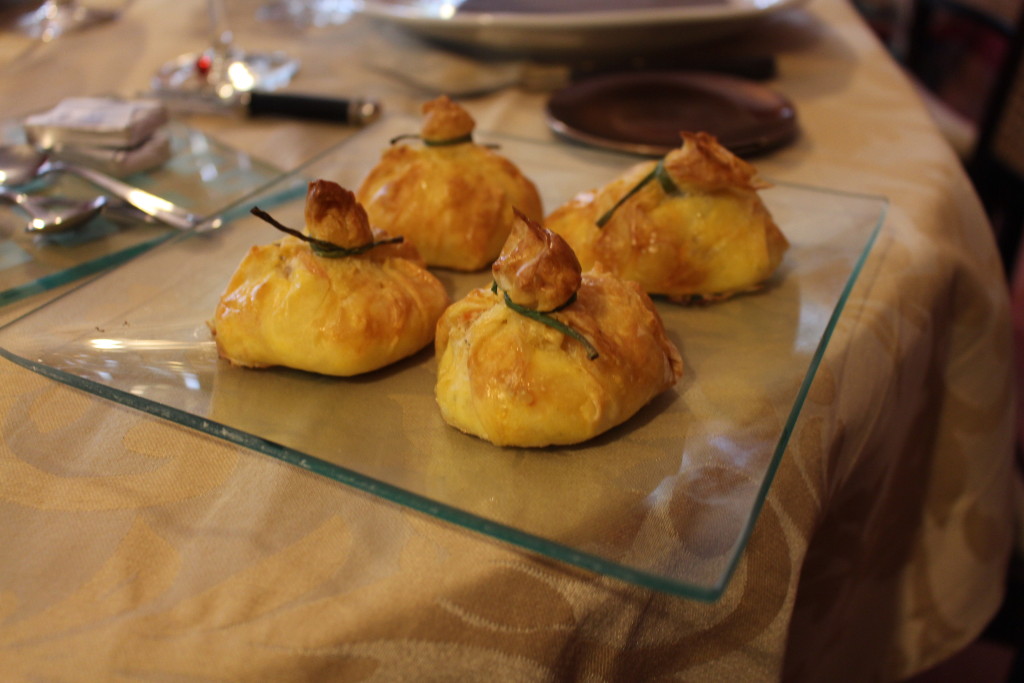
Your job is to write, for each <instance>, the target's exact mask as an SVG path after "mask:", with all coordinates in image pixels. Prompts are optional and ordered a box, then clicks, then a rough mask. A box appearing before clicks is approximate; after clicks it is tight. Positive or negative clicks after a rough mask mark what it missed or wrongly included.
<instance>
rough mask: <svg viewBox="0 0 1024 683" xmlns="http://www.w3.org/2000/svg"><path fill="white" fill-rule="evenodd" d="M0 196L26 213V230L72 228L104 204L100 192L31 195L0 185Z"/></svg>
mask: <svg viewBox="0 0 1024 683" xmlns="http://www.w3.org/2000/svg"><path fill="white" fill-rule="evenodd" d="M0 199H3V200H4V201H7V202H10V203H11V204H13V205H15V206H17V207H18V208H19V209H21V210H22V211H23V212H24V213H25V214H27V215H28V217H29V221H28V224H27V225H26V226H25V231H26V232H31V233H56V232H67V231H68V230H74V229H75V228H77V227H78V226H80V225H84V224H85V223H87V222H89V221H90V220H92V219H93V218H95V217H96V216H97V215H98V214H99V213H100V211H102V210H103V207H104V206H106V204H107V198H106V197H105V196H104V195H100V196H98V197H94V198H92V199H86V200H82V199H71V198H69V197H46V196H44V197H32V196H29V195H27V194H24V193H22V192H11V191H10V190H5V189H3V188H0Z"/></svg>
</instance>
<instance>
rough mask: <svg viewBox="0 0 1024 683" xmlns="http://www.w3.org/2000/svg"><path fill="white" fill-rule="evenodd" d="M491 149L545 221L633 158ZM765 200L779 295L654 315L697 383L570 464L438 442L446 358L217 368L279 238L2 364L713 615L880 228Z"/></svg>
mask: <svg viewBox="0 0 1024 683" xmlns="http://www.w3.org/2000/svg"><path fill="white" fill-rule="evenodd" d="M417 126H418V122H417V121H415V120H411V119H404V118H392V119H385V120H383V121H382V122H380V123H378V124H376V125H375V126H373V127H371V128H368V129H366V130H364V131H363V132H361V133H359V134H357V135H356V136H354V137H353V138H351V139H349V140H347V141H346V142H344V143H343V144H342V145H340V146H338V147H336V148H333V149H329V150H327V151H325V152H324V153H323V154H321V155H320V156H319V157H318V158H317V159H314V160H312V161H311V162H309V163H308V164H306V165H304V166H303V167H302V168H300V169H297V170H295V171H294V172H292V173H290V174H287V175H286V176H284V177H282V178H281V179H280V181H279V183H277V184H276V185H275V186H274V187H273V188H271V192H272V193H273V194H274V195H280V194H281V193H282V192H294V191H295V189H296V187H304V185H305V183H306V182H307V181H308V180H309V179H312V178H327V179H331V180H335V181H337V182H339V183H340V184H342V185H343V186H346V187H350V188H353V189H354V188H355V187H357V186H358V184H359V182H360V181H361V179H362V178H363V177H364V175H365V174H366V172H367V171H368V170H369V168H370V167H371V166H372V165H373V164H374V163H375V162H376V161H377V160H378V159H379V156H380V153H381V151H382V150H383V149H384V147H386V146H387V144H388V141H389V140H390V139H391V138H392V137H394V136H396V135H399V134H402V133H409V132H415V131H416V130H417ZM477 139H478V141H481V142H492V143H497V144H500V149H501V152H502V153H503V154H504V155H506V156H507V157H509V158H510V159H512V160H513V161H514V162H515V163H516V164H517V165H518V166H519V167H520V168H521V169H522V170H523V171H524V172H525V173H526V174H528V175H529V176H530V177H531V178H533V180H534V181H535V182H536V184H537V186H538V188H539V189H540V190H541V194H542V196H543V199H544V202H545V209H546V210H547V211H550V210H552V209H553V208H555V207H556V206H558V205H559V204H561V203H562V202H564V201H566V200H567V199H569V198H570V197H572V196H573V195H575V194H576V193H577V192H579V191H581V190H586V189H590V188H594V187H597V186H599V185H600V184H602V183H604V182H606V181H607V180H609V179H611V178H612V177H614V176H616V175H618V174H619V173H621V172H622V171H623V170H624V169H625V168H627V167H629V166H630V165H632V164H633V163H636V161H637V160H636V158H634V157H627V156H622V155H619V154H614V153H606V152H602V151H596V150H590V149H585V148H581V147H575V146H568V145H564V144H551V143H545V142H536V141H527V140H521V139H516V138H512V137H507V136H499V135H488V134H483V133H478V134H477ZM763 197H764V199H765V201H766V203H767V204H768V206H769V208H770V210H771V211H772V212H773V215H774V216H775V219H776V221H777V222H778V223H779V225H780V226H781V228H782V230H783V231H784V232H785V234H786V235H787V237H788V238H789V240H790V242H791V244H792V246H791V248H790V250H789V252H788V253H787V255H786V258H785V260H784V262H783V264H782V266H781V267H780V269H779V271H778V272H777V274H776V276H775V277H774V278H773V279H772V281H771V282H770V283H768V287H767V288H766V289H765V290H763V291H761V292H759V293H757V294H753V295H748V296H742V297H738V298H735V299H733V300H730V301H726V302H722V303H718V304H714V305H709V306H701V307H684V306H679V305H675V304H672V303H670V302H667V301H660V300H659V301H656V304H657V307H658V310H659V312H660V314H661V316H662V318H663V319H664V322H665V325H666V328H667V330H668V333H669V336H670V338H671V339H672V340H673V341H674V342H675V343H676V344H677V345H678V347H679V348H680V351H681V354H682V357H683V359H684V362H685V364H686V370H685V374H684V376H683V377H682V379H681V380H680V381H679V383H678V384H677V385H676V386H675V387H674V388H673V389H671V390H669V391H666V392H664V393H663V394H662V395H660V396H658V397H657V398H655V399H654V400H653V401H652V402H651V403H650V404H648V405H647V406H646V407H645V408H643V409H642V410H641V411H640V412H639V413H638V414H637V415H635V416H634V417H633V418H632V419H630V420H629V421H628V422H626V423H625V424H623V425H621V426H620V427H617V428H615V429H613V430H611V431H609V432H607V433H605V434H603V435H601V436H599V437H598V438H596V439H593V440H592V441H589V442H587V443H584V444H580V445H578V446H574V447H570V448H545V449H516V448H498V447H495V446H492V445H491V444H489V443H487V442H484V441H482V440H479V439H477V438H475V437H472V436H467V435H465V434H462V433H460V432H458V431H456V430H454V429H452V428H450V427H448V426H447V425H445V424H444V422H443V421H442V419H441V417H440V414H439V411H438V410H437V406H436V403H435V401H434V395H433V388H434V373H435V369H436V364H435V359H434V356H433V349H432V348H428V349H425V350H424V351H422V352H420V353H419V354H417V355H415V356H413V357H411V358H409V359H406V360H404V361H401V362H399V363H397V364H395V365H393V366H390V367H388V368H385V369H382V370H380V371H377V372H374V373H371V374H368V375H364V376H361V377H356V378H351V379H339V378H330V377H324V376H318V375H314V374H309V373H304V372H299V371H293V370H288V369H270V370H247V369H242V368H236V367H231V366H230V365H228V364H227V363H226V362H224V361H222V360H219V359H218V357H217V352H216V348H215V345H214V342H213V340H212V338H211V336H210V332H209V330H208V328H207V320H209V319H210V317H211V316H212V315H213V312H214V309H215V306H216V303H217V300H218V298H219V296H220V294H221V292H222V291H223V289H224V286H225V285H226V283H227V281H228V279H229V277H230V275H231V274H232V272H233V271H234V269H235V267H236V266H237V265H238V263H239V262H240V260H241V259H242V257H243V255H244V254H245V252H246V251H247V250H248V249H249V247H250V246H251V245H255V244H264V243H268V242H271V241H273V240H276V239H278V238H279V237H280V233H278V232H276V231H275V230H274V229H273V228H272V227H270V226H268V225H267V224H265V223H263V222H262V221H260V220H258V219H256V218H254V217H251V216H249V217H244V218H240V219H238V220H236V221H235V222H233V223H231V224H230V225H229V226H228V227H227V228H225V229H222V230H220V231H217V232H214V233H211V234H205V235H180V236H178V237H177V238H175V239H174V240H173V241H170V242H168V243H166V244H164V245H161V246H160V247H159V248H157V249H154V250H152V251H149V252H147V253H146V254H144V255H142V256H140V257H138V258H136V259H134V260H132V261H130V262H128V263H126V264H124V265H122V266H121V267H119V268H117V269H115V270H112V271H109V272H106V273H104V274H103V275H101V276H99V277H97V278H95V279H93V280H91V281H89V282H87V283H85V284H83V285H82V286H80V287H78V288H76V289H74V290H72V291H71V292H69V293H67V294H66V295H64V296H62V297H60V298H58V299H56V300H55V301H53V302H51V303H50V304H48V305H46V306H43V307H41V308H39V309H37V310H36V311H33V312H32V313H29V314H27V315H26V316H24V317H23V318H21V319H19V320H16V321H14V322H12V323H11V324H9V325H7V326H6V327H5V328H3V329H0V349H2V353H3V355H4V356H6V357H7V358H9V359H11V360H13V361H14V362H17V363H20V364H22V365H24V366H26V367H28V368H31V369H33V370H35V371H37V372H39V373H42V374H45V375H47V376H49V377H52V378H55V379H57V380H60V381H63V382H66V383H68V384H70V385H73V386H76V387H80V388H82V389H85V390H86V391H89V392H92V393H94V394H97V395H100V396H103V397H106V398H109V399H111V400H114V401H117V402H120V403H123V404H126V405H129V406H133V407H135V408H137V409H140V410H143V411H146V412H149V413H152V414H154V415H158V416H161V417H163V418H166V419H168V420H173V421H175V422H178V423H180V424H184V425H188V426H190V427H193V428H195V429H198V430H201V431H204V432H206V433H209V434H212V435H214V436H217V437H219V438H223V439H226V440H229V441H232V442H235V443H238V444H241V445H243V446H246V447H248V448H251V449H253V450H256V451H259V452H262V453H265V454H268V455H271V456H273V457H276V458H279V459H281V460H284V461H286V462H289V463H292V464H294V465H297V466H299V467H302V468H306V469H308V470H311V471H313V472H316V473H318V474H320V475H323V476H325V477H330V478H332V479H335V480H338V481H341V482H344V483H346V484H349V485H352V486H354V487H357V488H359V489H362V490H365V491H369V492H371V493H373V494H375V495H378V496H380V497H382V498H385V499H387V500H390V501H396V502H398V503H400V504H403V505H406V506H409V507H411V508H414V509H416V510H419V511H421V512H424V513H427V514H430V515H433V516H435V517H437V518H440V519H443V520H447V521H449V522H453V523H456V524H460V525H463V526H465V527H467V528H469V529H473V530H475V531H478V532H481V533H483V534H486V535H488V536H491V537H494V538H497V539H501V540H503V541H507V542H510V543H512V544H515V545H517V546H519V547H522V548H525V549H528V550H531V551H535V552H537V553H541V554H543V555H546V556H548V557H551V558H554V559H556V560H560V561H563V562H567V563H570V564H573V565H576V566H580V567H583V568H586V569H588V570H591V571H594V572H598V573H600V574H604V575H607V576H612V577H616V578H618V579H621V580H624V581H627V582H632V583H635V584H638V585H641V586H645V587H648V588H652V589H655V590H659V591H663V592H667V593H672V594H676V595H682V596H686V597H691V598H696V599H701V600H714V599H716V598H718V597H719V596H720V595H721V593H722V591H723V590H724V589H725V587H726V585H727V583H728V581H729V578H730V576H731V575H732V574H733V570H734V569H735V567H736V564H737V561H738V559H739V557H740V555H741V553H742V551H743V548H744V546H745V544H746V542H747V539H748V536H749V534H750V532H751V529H752V527H753V524H754V522H755V520H756V518H757V515H758V512H759V510H760V508H761V506H762V503H763V501H764V497H765V495H766V493H767V491H768V487H769V485H770V483H771V479H772V475H773V473H774V472H775V469H776V468H777V466H778V463H779V460H780V458H781V457H782V456H783V453H784V451H785V450H786V446H787V442H788V438H789V435H790V433H791V431H792V429H793V427H794V423H795V421H796V420H797V418H798V416H799V413H800V409H801V407H802V405H803V400H804V396H805V395H806V392H807V389H808V387H809V385H810V382H811V380H812V378H813V376H814V372H815V369H816V368H817V366H818V363H819V362H820V359H821V356H822V354H823V353H824V351H825V349H826V346H827V344H828V342H829V338H830V335H831V333H832V330H833V328H834V326H835V322H836V320H837V318H838V316H839V314H840V312H841V310H842V307H843V303H844V301H845V300H846V297H847V296H848V294H849V291H850V288H851V287H852V286H853V284H854V282H855V280H856V277H857V273H858V272H859V270H860V267H861V265H862V263H863V261H864V259H865V258H866V257H867V254H868V253H869V250H870V248H871V244H872V242H873V241H874V238H875V235H876V234H877V232H878V230H879V228H880V226H881V224H882V221H883V219H884V215H885V211H886V201H885V200H884V199H883V198H880V197H870V196H862V195H852V194H846V193H841V192H834V191H830V190H823V189H817V188H812V187H804V186H793V185H785V184H777V185H776V186H775V187H773V188H771V189H769V190H766V191H764V192H763ZM261 201H262V200H260V201H257V202H255V204H261ZM303 207H304V202H303V201H302V200H294V201H290V202H288V203H285V204H282V205H280V206H278V207H277V208H276V209H275V211H274V212H273V214H274V216H275V217H276V218H277V219H278V220H280V221H281V222H283V223H284V224H285V225H292V226H301V225H302V221H303V218H302V216H303ZM435 274H436V275H437V276H438V277H439V278H440V279H441V280H442V282H444V284H445V286H446V287H447V288H448V291H449V294H450V295H451V296H452V298H453V299H456V298H461V296H463V295H464V294H465V293H466V292H468V291H469V290H470V289H471V288H473V287H478V286H488V285H489V284H490V275H489V272H488V271H485V272H482V273H477V274H456V273H453V272H450V271H444V270H437V271H435ZM254 495H258V494H257V493H256V492H254ZM294 504H295V505H301V504H302V501H298V500H297V501H294Z"/></svg>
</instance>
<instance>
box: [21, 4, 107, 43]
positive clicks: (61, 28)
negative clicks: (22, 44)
mask: <svg viewBox="0 0 1024 683" xmlns="http://www.w3.org/2000/svg"><path fill="white" fill-rule="evenodd" d="M117 17H118V13H117V12H115V11H113V10H106V9H96V8H89V7H83V6H82V5H80V4H79V3H78V2H77V0H46V2H44V3H43V4H42V5H40V6H39V7H37V8H36V9H35V10H33V11H31V12H29V13H28V14H26V15H25V16H24V17H21V18H20V19H19V20H18V21H17V22H16V23H15V28H16V30H18V31H19V32H21V33H23V34H25V35H27V36H30V37H32V38H38V39H40V40H42V41H44V42H48V41H51V40H53V39H55V38H57V37H58V36H62V35H64V34H66V33H71V32H72V31H79V30H82V29H84V28H88V27H90V26H95V25H96V24H101V23H103V22H106V21H112V20H114V19H116V18H117Z"/></svg>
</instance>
